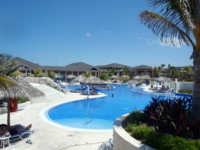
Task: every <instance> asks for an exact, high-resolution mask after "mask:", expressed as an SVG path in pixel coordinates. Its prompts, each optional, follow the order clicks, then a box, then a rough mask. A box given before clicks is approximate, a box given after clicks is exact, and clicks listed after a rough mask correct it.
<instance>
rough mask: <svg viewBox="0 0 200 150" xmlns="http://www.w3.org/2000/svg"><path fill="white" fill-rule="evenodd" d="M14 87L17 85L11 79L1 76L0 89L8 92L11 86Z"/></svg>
mask: <svg viewBox="0 0 200 150" xmlns="http://www.w3.org/2000/svg"><path fill="white" fill-rule="evenodd" d="M14 85H15V83H14V82H13V81H12V80H11V79H9V78H7V77H6V76H4V75H1V74H0V89H3V90H7V89H8V88H9V87H10V86H14Z"/></svg>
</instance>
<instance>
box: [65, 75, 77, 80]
mask: <svg viewBox="0 0 200 150" xmlns="http://www.w3.org/2000/svg"><path fill="white" fill-rule="evenodd" d="M66 78H67V79H74V78H76V76H75V75H72V74H70V75H68V76H66Z"/></svg>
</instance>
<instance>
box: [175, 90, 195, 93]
mask: <svg viewBox="0 0 200 150" xmlns="http://www.w3.org/2000/svg"><path fill="white" fill-rule="evenodd" d="M178 93H184V94H192V91H191V90H179V91H178Z"/></svg>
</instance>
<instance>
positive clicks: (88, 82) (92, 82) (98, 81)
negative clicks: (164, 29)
mask: <svg viewBox="0 0 200 150" xmlns="http://www.w3.org/2000/svg"><path fill="white" fill-rule="evenodd" d="M81 84H84V85H106V84H105V82H104V81H103V80H101V79H99V78H97V77H95V76H90V77H88V78H86V79H85V80H84V81H82V82H81Z"/></svg>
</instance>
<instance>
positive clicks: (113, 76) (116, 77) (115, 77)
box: [111, 75, 119, 79]
mask: <svg viewBox="0 0 200 150" xmlns="http://www.w3.org/2000/svg"><path fill="white" fill-rule="evenodd" d="M111 78H113V79H119V77H118V76H115V75H112V76H111Z"/></svg>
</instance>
